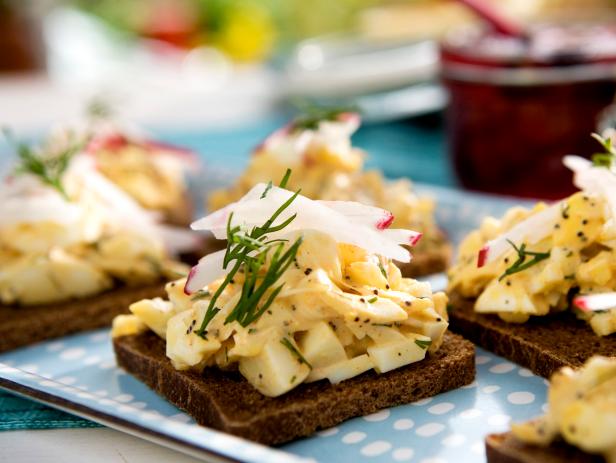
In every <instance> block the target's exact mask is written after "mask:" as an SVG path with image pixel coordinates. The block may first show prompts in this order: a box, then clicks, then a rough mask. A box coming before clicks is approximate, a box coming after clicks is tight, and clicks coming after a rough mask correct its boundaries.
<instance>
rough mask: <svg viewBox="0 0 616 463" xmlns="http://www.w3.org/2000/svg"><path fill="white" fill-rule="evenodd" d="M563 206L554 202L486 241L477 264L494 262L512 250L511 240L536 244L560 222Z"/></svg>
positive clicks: (481, 265)
mask: <svg viewBox="0 0 616 463" xmlns="http://www.w3.org/2000/svg"><path fill="white" fill-rule="evenodd" d="M561 207H562V203H560V202H558V203H556V204H553V205H552V206H550V207H548V208H546V209H544V210H542V211H541V212H537V213H535V214H533V215H531V216H530V217H528V218H527V219H526V220H523V221H522V222H520V223H518V224H517V225H515V226H514V227H513V228H511V229H510V230H509V231H507V232H505V233H503V234H502V235H500V236H499V237H497V238H495V239H493V240H491V241H489V242H488V243H486V245H485V246H484V247H483V248H481V250H480V251H479V253H478V256H477V266H478V267H483V266H484V265H486V264H489V263H490V262H494V261H495V260H496V259H498V258H499V257H501V256H502V255H503V254H505V253H506V252H508V251H511V244H510V243H509V241H511V242H512V243H515V244H516V245H520V244H521V243H527V244H535V243H538V242H539V241H541V240H543V239H544V238H545V237H546V236H549V235H550V234H551V233H552V231H553V229H554V225H555V224H556V223H557V222H558V218H559V217H560V214H561Z"/></svg>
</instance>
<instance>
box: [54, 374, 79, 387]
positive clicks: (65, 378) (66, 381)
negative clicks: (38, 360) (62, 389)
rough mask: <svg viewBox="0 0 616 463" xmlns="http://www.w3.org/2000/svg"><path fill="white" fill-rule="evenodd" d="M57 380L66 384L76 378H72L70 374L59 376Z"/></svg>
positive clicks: (75, 380) (73, 381)
mask: <svg viewBox="0 0 616 463" xmlns="http://www.w3.org/2000/svg"><path fill="white" fill-rule="evenodd" d="M58 382H59V383H62V384H67V385H70V384H75V383H76V382H77V378H74V377H72V376H64V377H62V378H59V379H58Z"/></svg>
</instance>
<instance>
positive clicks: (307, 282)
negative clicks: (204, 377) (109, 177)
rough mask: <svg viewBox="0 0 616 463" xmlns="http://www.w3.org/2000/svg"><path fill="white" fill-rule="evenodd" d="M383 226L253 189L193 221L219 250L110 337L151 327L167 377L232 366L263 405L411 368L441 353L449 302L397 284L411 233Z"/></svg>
mask: <svg viewBox="0 0 616 463" xmlns="http://www.w3.org/2000/svg"><path fill="white" fill-rule="evenodd" d="M268 217H269V219H267V220H264V219H265V218H268ZM388 217H390V214H389V213H388V212H387V211H384V210H382V209H378V208H374V207H370V206H363V205H361V204H358V203H351V202H343V201H334V202H329V201H312V200H310V199H308V198H306V197H304V196H302V195H300V194H299V193H295V194H293V193H291V192H289V191H287V190H285V189H283V188H279V187H273V186H272V185H271V184H268V185H265V184H259V185H257V186H255V187H254V188H253V189H252V190H251V191H250V192H249V193H248V194H247V195H246V196H245V197H244V198H242V199H241V200H240V201H238V202H237V203H233V204H231V205H229V206H227V207H226V208H224V209H222V210H220V211H217V212H215V213H214V214H211V215H210V216H207V217H205V218H204V219H201V220H199V221H198V222H196V223H195V224H193V227H194V228H198V229H207V230H210V231H212V232H213V233H214V235H215V236H217V237H219V238H223V237H225V238H227V239H228V243H229V244H228V247H227V249H226V250H223V251H220V252H218V253H214V254H210V255H208V256H206V257H204V258H203V259H202V260H201V261H200V263H199V265H197V266H196V267H195V268H193V270H192V271H191V273H190V275H189V277H188V278H187V279H181V280H178V281H175V282H171V283H169V284H168V285H167V294H168V299H167V300H163V299H152V300H143V301H140V302H137V303H135V304H133V305H132V306H131V312H132V313H133V315H129V316H121V317H118V318H116V320H115V322H114V328H113V334H114V336H121V335H126V334H133V333H136V332H140V331H142V330H146V329H150V330H152V331H154V332H155V333H156V334H158V335H159V336H161V337H162V338H165V339H166V345H167V348H166V349H167V356H168V357H169V358H170V360H171V362H172V363H173V365H174V366H175V367H176V368H178V369H188V368H192V369H197V370H202V369H203V368H204V367H210V366H215V367H218V368H223V369H239V372H240V373H241V374H242V375H243V376H244V377H245V378H246V379H247V380H248V381H249V382H250V383H251V384H252V385H253V386H254V387H255V388H256V389H257V390H259V391H260V392H261V393H262V394H264V395H267V396H272V397H274V396H279V395H281V394H284V393H286V392H287V391H289V390H291V389H293V388H295V387H296V386H298V385H299V384H301V383H304V382H310V381H317V380H321V379H327V380H328V381H330V382H331V383H337V382H340V381H343V380H346V379H348V378H352V377H354V376H356V375H359V374H362V373H364V372H366V371H368V370H371V369H374V370H375V371H377V372H378V373H384V372H387V371H390V370H393V369H396V368H399V367H401V366H404V365H407V364H409V363H412V362H417V361H420V360H422V359H423V358H424V357H425V356H426V354H427V353H431V352H434V351H436V350H437V349H438V348H439V347H440V345H441V342H442V339H443V335H444V332H445V331H446V329H447V326H448V323H447V313H446V304H447V297H446V296H445V295H444V294H443V293H435V294H433V293H432V291H431V289H430V285H429V284H427V283H420V282H418V281H415V280H412V279H407V278H402V276H401V274H400V271H399V269H398V268H397V267H396V265H395V264H394V263H393V262H392V259H396V260H400V261H408V260H409V259H410V255H409V254H408V251H407V250H406V249H405V248H403V247H401V246H400V244H402V243H405V244H408V243H411V242H414V241H417V237H418V236H419V235H418V234H416V233H415V232H411V231H408V230H395V229H391V230H389V229H386V227H384V226H383V225H382V224H383V218H388ZM389 223H391V220H389ZM223 269H224V270H223Z"/></svg>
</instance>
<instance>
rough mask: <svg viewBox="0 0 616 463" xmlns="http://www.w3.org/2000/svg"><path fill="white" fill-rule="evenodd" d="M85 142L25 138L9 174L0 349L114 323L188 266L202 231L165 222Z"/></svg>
mask: <svg viewBox="0 0 616 463" xmlns="http://www.w3.org/2000/svg"><path fill="white" fill-rule="evenodd" d="M82 145H83V142H82V141H78V140H76V139H74V140H71V139H67V140H64V142H62V143H59V141H58V140H54V142H53V143H51V142H48V143H46V144H45V145H43V146H41V147H39V148H32V147H29V146H27V145H25V144H16V151H17V157H18V162H17V165H16V166H15V168H14V169H13V170H12V172H11V173H10V174H9V175H7V176H6V177H5V178H4V179H3V180H2V183H0V352H1V351H6V350H9V349H13V348H16V347H20V346H25V345H28V344H31V343H34V342H38V341H42V340H45V339H50V338H53V337H58V336H63V335H66V334H69V333H74V332H77V331H82V330H87V329H92V328H97V327H101V326H105V325H109V324H111V321H112V319H113V317H114V316H115V315H117V314H119V313H122V312H126V311H128V305H129V304H130V303H131V302H134V301H135V300H139V299H142V298H144V297H154V296H157V295H161V294H163V293H164V281H165V280H166V279H168V278H169V277H170V276H171V275H177V274H178V272H185V270H186V269H185V268H184V265H182V264H178V263H176V262H175V261H173V260H172V257H173V254H174V253H175V252H180V251H182V250H184V249H187V248H191V247H193V246H194V245H195V238H194V236H193V235H192V233H191V232H190V231H185V230H178V229H174V228H172V227H169V226H163V225H160V224H159V223H158V222H157V221H156V218H155V216H154V214H152V213H151V212H148V211H146V210H144V209H143V208H142V207H141V206H140V205H139V204H137V203H136V202H135V201H134V200H133V199H132V198H131V197H130V196H128V195H126V194H125V193H124V192H123V191H122V190H120V189H119V188H117V187H116V186H115V185H114V184H113V183H112V182H110V181H109V180H108V179H107V178H106V177H104V176H103V175H101V174H100V172H99V171H98V170H97V169H96V167H95V164H94V160H93V159H92V158H90V157H87V156H79V155H77V153H79V152H80V151H81V149H82Z"/></svg>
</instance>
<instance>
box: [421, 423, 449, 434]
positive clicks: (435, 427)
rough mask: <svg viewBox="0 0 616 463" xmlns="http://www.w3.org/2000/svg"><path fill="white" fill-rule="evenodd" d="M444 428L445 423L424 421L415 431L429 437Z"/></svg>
mask: <svg viewBox="0 0 616 463" xmlns="http://www.w3.org/2000/svg"><path fill="white" fill-rule="evenodd" d="M443 429H445V425H444V424H441V423H426V424H424V425H422V426H420V427H418V428H417V430H416V431H415V433H416V434H417V435H418V436H421V437H431V436H434V435H436V434H438V433H439V432H441V431H443Z"/></svg>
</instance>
